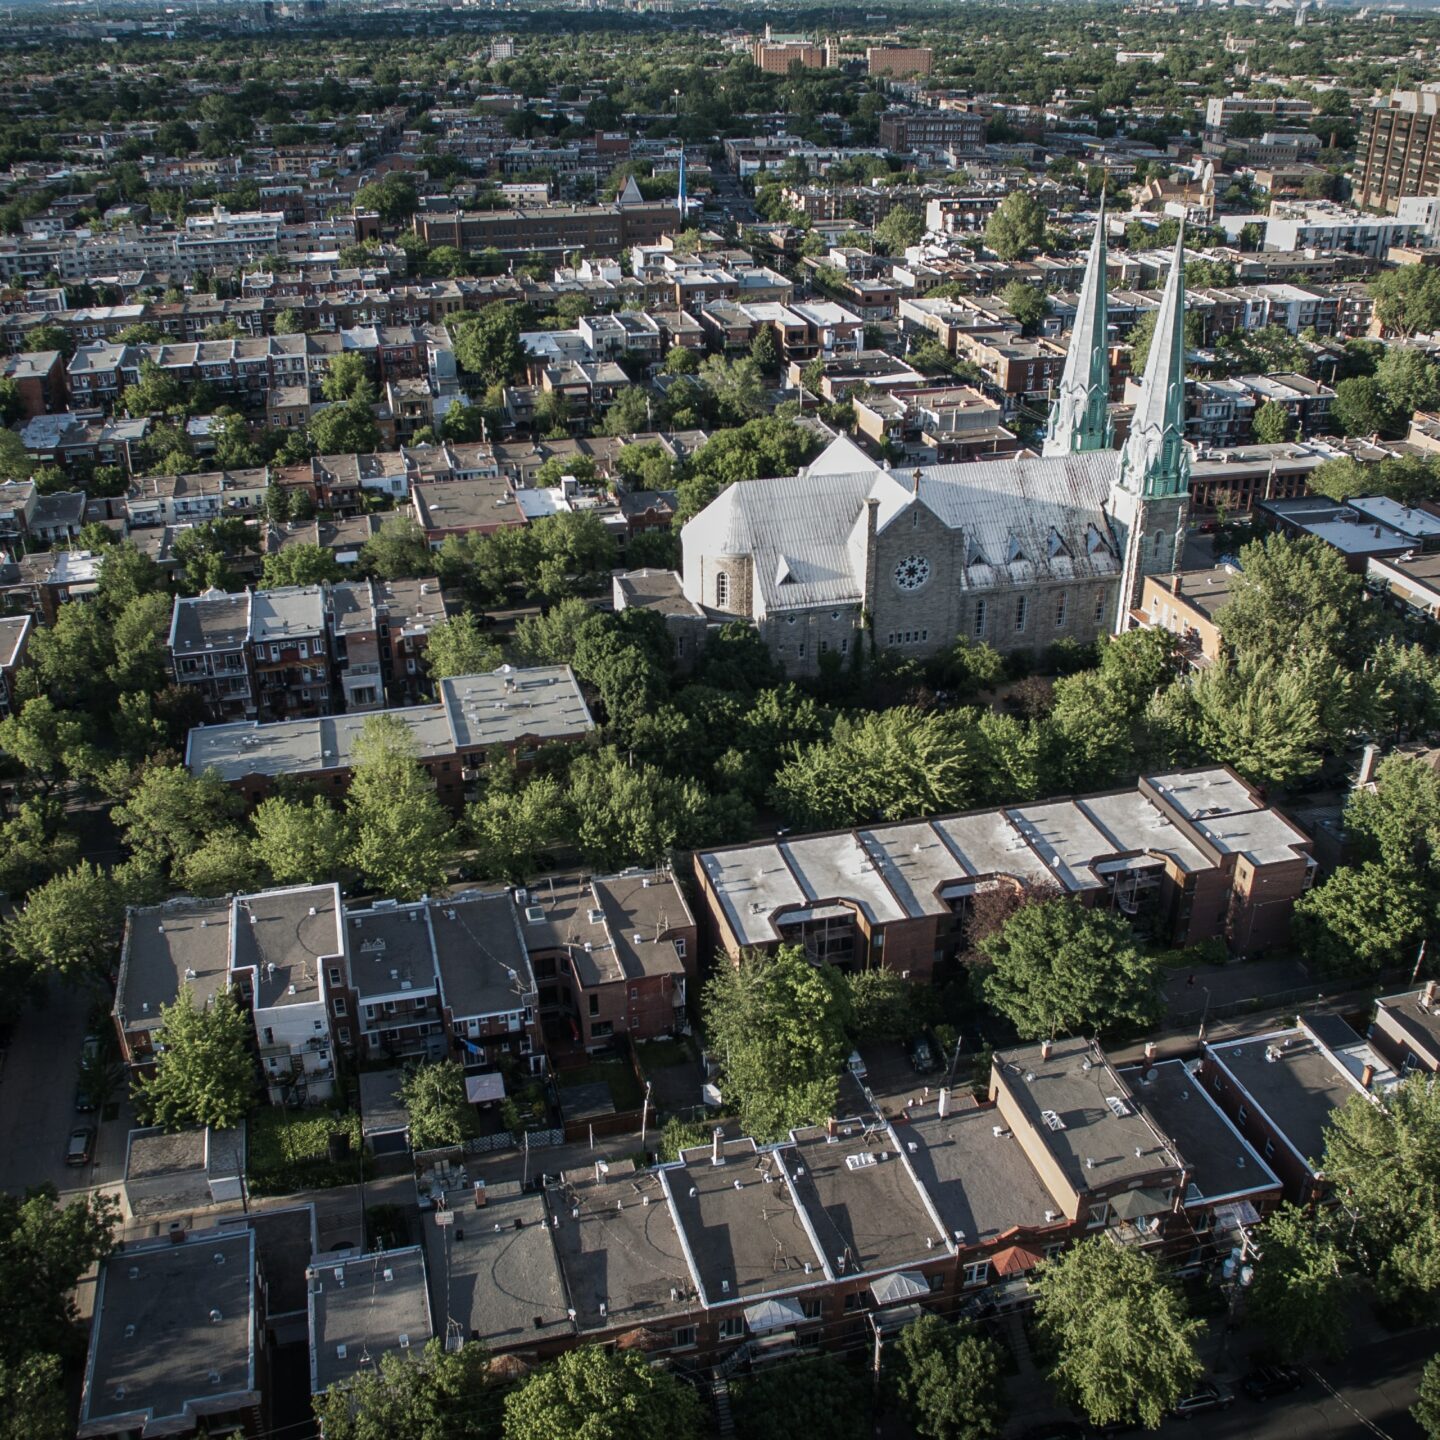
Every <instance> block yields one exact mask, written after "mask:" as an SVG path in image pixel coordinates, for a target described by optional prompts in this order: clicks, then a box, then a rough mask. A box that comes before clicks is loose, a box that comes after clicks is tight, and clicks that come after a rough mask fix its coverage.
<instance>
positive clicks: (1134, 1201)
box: [1110, 1189, 1170, 1220]
mask: <svg viewBox="0 0 1440 1440" xmlns="http://www.w3.org/2000/svg"><path fill="white" fill-rule="evenodd" d="M1110 1208H1111V1209H1112V1210H1113V1211H1114V1212H1115V1213H1116V1214H1117V1215H1118V1216H1119V1217H1120V1218H1121V1219H1122V1220H1141V1219H1144V1218H1146V1217H1147V1216H1150V1215H1163V1214H1164V1213H1165V1212H1166V1211H1167V1210H1168V1209H1170V1201H1169V1199H1168V1198H1167V1197H1166V1196H1165V1195H1164V1194H1163V1193H1162V1192H1161V1191H1159V1190H1144V1189H1141V1190H1126V1191H1125V1192H1124V1193H1123V1194H1121V1195H1115V1196H1112V1197H1111V1200H1110Z"/></svg>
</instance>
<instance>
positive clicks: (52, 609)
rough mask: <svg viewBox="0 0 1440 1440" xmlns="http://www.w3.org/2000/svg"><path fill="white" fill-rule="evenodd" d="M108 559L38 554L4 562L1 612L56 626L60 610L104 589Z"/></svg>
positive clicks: (0, 565) (0, 563) (76, 553)
mask: <svg viewBox="0 0 1440 1440" xmlns="http://www.w3.org/2000/svg"><path fill="white" fill-rule="evenodd" d="M103 560H104V556H103V555H99V554H95V553H94V552H92V551H90V550H54V551H50V550H37V551H31V552H29V553H27V554H21V553H19V551H18V550H17V552H16V558H15V559H13V560H4V559H0V612H3V613H4V614H6V615H30V616H34V617H35V619H36V620H37V621H38V622H39V623H40V624H42V625H53V624H54V623H55V617H56V615H58V614H59V612H60V607H61V606H62V605H66V604H69V603H71V602H72V601H84V600H89V599H91V598H92V597H93V596H94V595H95V594H96V593H97V591H98V590H99V589H100V567H101V565H102V563H103Z"/></svg>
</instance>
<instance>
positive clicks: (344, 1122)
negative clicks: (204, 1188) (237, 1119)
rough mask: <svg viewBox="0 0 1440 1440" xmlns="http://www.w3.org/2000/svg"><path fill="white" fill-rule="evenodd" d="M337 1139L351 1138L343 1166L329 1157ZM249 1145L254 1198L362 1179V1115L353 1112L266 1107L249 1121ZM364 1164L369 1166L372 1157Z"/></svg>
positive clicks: (249, 1173)
mask: <svg viewBox="0 0 1440 1440" xmlns="http://www.w3.org/2000/svg"><path fill="white" fill-rule="evenodd" d="M336 1134H344V1135H348V1136H349V1137H350V1154H349V1155H348V1156H347V1157H346V1158H345V1159H344V1160H342V1161H341V1162H340V1163H339V1164H336V1163H335V1162H334V1161H332V1160H331V1159H330V1153H329V1147H330V1137H331V1135H336ZM246 1143H247V1152H248V1158H249V1164H248V1167H247V1168H248V1179H249V1186H250V1192H251V1194H253V1195H288V1194H289V1193H290V1192H291V1191H293V1190H325V1189H331V1188H333V1187H335V1186H337V1185H353V1184H354V1183H355V1181H356V1180H358V1179H359V1178H360V1165H361V1160H360V1156H361V1153H362V1152H361V1146H360V1116H359V1115H358V1114H355V1113H353V1112H349V1111H339V1110H330V1109H327V1108H323V1107H321V1108H317V1109H307V1110H282V1109H280V1108H279V1107H278V1106H273V1105H272V1106H267V1107H266V1108H265V1109H263V1110H259V1111H257V1112H256V1113H255V1114H254V1115H253V1116H251V1118H250V1122H249V1128H248V1134H247V1137H246ZM364 1163H365V1164H366V1166H367V1167H368V1165H369V1160H368V1158H367V1159H366V1160H365V1161H364Z"/></svg>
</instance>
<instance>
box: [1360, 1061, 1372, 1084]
mask: <svg viewBox="0 0 1440 1440" xmlns="http://www.w3.org/2000/svg"><path fill="white" fill-rule="evenodd" d="M1374 1082H1375V1067H1374V1066H1373V1065H1371V1064H1370V1063H1369V1061H1366V1063H1365V1068H1364V1069H1363V1070H1361V1072H1360V1083H1361V1085H1363V1086H1364V1087H1365V1089H1367V1090H1368V1089H1369V1088H1370V1086H1371V1085H1372V1084H1374Z"/></svg>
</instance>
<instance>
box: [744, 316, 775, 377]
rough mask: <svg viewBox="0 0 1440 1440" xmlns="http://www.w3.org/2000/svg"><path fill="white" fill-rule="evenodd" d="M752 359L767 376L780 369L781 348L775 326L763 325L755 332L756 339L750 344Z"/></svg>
mask: <svg viewBox="0 0 1440 1440" xmlns="http://www.w3.org/2000/svg"><path fill="white" fill-rule="evenodd" d="M750 358H751V359H752V360H753V361H754V362H755V363H756V364H757V365H758V366H759V367H760V368H761V369H762V370H763V371H765V372H766V374H770V373H772V372H773V371H776V370H778V369H779V368H780V346H779V345H778V344H777V343H776V340H775V330H774V327H773V326H771V325H762V326H761V327H760V328H759V329H758V330H757V331H756V332H755V338H754V339H753V340H752V341H751V342H750Z"/></svg>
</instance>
